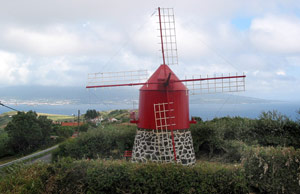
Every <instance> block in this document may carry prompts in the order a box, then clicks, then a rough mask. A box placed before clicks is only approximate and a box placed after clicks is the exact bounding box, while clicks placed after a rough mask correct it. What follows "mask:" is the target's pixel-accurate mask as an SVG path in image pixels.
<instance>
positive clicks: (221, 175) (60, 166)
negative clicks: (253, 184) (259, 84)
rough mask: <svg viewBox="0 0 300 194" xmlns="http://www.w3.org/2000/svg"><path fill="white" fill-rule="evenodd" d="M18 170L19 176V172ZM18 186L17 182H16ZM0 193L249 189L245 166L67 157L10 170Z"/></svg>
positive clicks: (195, 191) (200, 191)
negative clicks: (134, 161)
mask: <svg viewBox="0 0 300 194" xmlns="http://www.w3.org/2000/svg"><path fill="white" fill-rule="evenodd" d="M17 173H19V174H20V176H16V174H17ZM13 185H14V187H13ZM0 191H2V193H13V192H15V191H17V192H23V193H203V194H211V193H226V194H230V193H248V188H247V183H246V179H245V176H244V172H243V169H242V168H240V167H234V166H228V165H227V166H225V165H220V164H216V163H214V164H210V163H207V162H203V163H201V164H196V165H195V166H192V167H185V166H182V165H176V164H155V163H148V164H138V163H130V162H126V161H105V160H99V159H98V160H91V161H87V160H80V161H72V160H71V159H69V158H67V159H64V160H61V161H59V162H57V163H54V164H51V165H46V164H44V165H41V164H34V165H31V166H28V167H26V168H23V169H20V170H19V171H18V172H15V173H14V174H11V175H8V176H6V177H5V178H4V180H2V181H1V183H0Z"/></svg>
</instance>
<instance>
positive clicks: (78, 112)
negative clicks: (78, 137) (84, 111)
mask: <svg viewBox="0 0 300 194" xmlns="http://www.w3.org/2000/svg"><path fill="white" fill-rule="evenodd" d="M79 117H80V110H78V119H77V132H78V134H79Z"/></svg>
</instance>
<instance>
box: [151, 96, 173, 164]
mask: <svg viewBox="0 0 300 194" xmlns="http://www.w3.org/2000/svg"><path fill="white" fill-rule="evenodd" d="M173 104H174V103H173V102H164V103H157V104H153V106H154V118H155V128H156V130H155V133H156V137H157V139H156V141H157V144H158V150H159V153H160V155H159V157H160V160H161V161H165V162H172V161H174V160H175V161H176V148H175V142H174V134H173V126H175V125H176V123H175V122H174V120H175V116H174V115H173V113H174V108H172V107H171V106H172V105H173ZM172 150H173V153H172Z"/></svg>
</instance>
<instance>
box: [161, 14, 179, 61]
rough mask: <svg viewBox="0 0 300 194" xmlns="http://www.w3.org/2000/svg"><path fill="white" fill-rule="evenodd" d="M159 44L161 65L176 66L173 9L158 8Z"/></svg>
mask: <svg viewBox="0 0 300 194" xmlns="http://www.w3.org/2000/svg"><path fill="white" fill-rule="evenodd" d="M157 13H158V14H157V16H158V18H159V22H158V25H159V28H158V30H159V31H160V36H159V37H160V38H161V41H160V44H161V50H160V51H161V52H162V58H163V63H164V64H166V65H177V64H178V54H177V41H176V30H175V17H174V10H173V8H158V12H157Z"/></svg>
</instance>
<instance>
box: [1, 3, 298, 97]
mask: <svg viewBox="0 0 300 194" xmlns="http://www.w3.org/2000/svg"><path fill="white" fill-rule="evenodd" d="M0 3H1V6H0V87H10V86H31V85H42V86H79V87H85V85H86V84H87V75H88V73H96V72H111V71H128V70H140V69H147V70H149V72H150V73H151V72H153V71H154V70H155V69H156V68H157V67H158V66H159V65H160V64H161V63H162V60H161V54H160V52H159V49H160V45H159V44H158V43H159V38H158V35H159V34H158V31H157V28H158V26H157V21H158V19H157V17H156V16H155V15H156V14H155V10H156V8H157V7H158V6H160V7H165V8H174V12H175V22H176V35H177V48H178V61H179V64H178V65H175V66H172V67H171V68H172V69H173V71H174V72H175V73H176V74H177V75H178V77H180V78H184V77H185V76H188V77H189V76H192V75H204V76H206V75H214V74H221V73H224V74H227V73H234V74H235V73H238V74H242V73H245V74H246V76H247V78H246V92H244V93H243V94H241V95H244V96H250V97H256V98H263V99H271V100H284V101H297V100H298V101H299V97H298V96H300V77H299V75H300V35H299V34H300V3H299V0H251V1H249V0H247V1H246V0H211V1H206V0H185V1H180V0H151V1H140V0H126V1H121V0H119V1H117V0H110V1H104V0H64V1H60V0H51V1H49V0H47V1H40V0H27V1H16V0H11V1H4V0H0Z"/></svg>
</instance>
